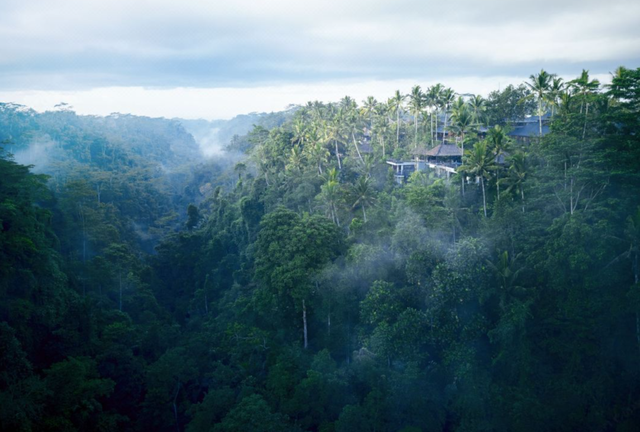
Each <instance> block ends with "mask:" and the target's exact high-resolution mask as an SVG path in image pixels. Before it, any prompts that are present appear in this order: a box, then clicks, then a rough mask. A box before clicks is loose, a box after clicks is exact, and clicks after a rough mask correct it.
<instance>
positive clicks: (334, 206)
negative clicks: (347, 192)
mask: <svg viewBox="0 0 640 432" xmlns="http://www.w3.org/2000/svg"><path fill="white" fill-rule="evenodd" d="M340 197H341V191H340V183H339V182H338V173H337V171H336V169H335V168H332V169H330V170H329V172H328V173H327V181H326V182H325V184H323V185H322V186H321V187H320V199H321V200H322V202H323V203H324V206H325V208H326V210H327V214H328V215H329V216H331V220H332V221H333V223H335V224H336V225H338V226H340V218H339V216H338V205H339V202H340Z"/></svg>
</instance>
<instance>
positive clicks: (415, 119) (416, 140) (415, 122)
mask: <svg viewBox="0 0 640 432" xmlns="http://www.w3.org/2000/svg"><path fill="white" fill-rule="evenodd" d="M413 122H414V125H415V130H416V134H415V137H414V138H413V141H414V146H415V148H416V149H417V148H418V114H417V113H416V116H415V118H414V119H413Z"/></svg>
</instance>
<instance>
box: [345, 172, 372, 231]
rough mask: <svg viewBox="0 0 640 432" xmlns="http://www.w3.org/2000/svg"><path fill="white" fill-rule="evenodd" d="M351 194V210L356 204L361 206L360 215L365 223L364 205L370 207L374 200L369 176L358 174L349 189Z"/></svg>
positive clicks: (365, 212)
mask: <svg viewBox="0 0 640 432" xmlns="http://www.w3.org/2000/svg"><path fill="white" fill-rule="evenodd" d="M351 196H352V198H353V206H351V209H352V210H353V209H355V208H357V207H358V206H359V207H362V217H363V220H364V222H365V223H366V222H367V211H366V207H367V206H369V207H371V206H373V205H374V204H375V202H376V198H375V196H374V191H373V188H372V187H371V178H370V177H367V176H360V177H359V178H358V181H356V182H355V184H354V185H353V187H352V189H351Z"/></svg>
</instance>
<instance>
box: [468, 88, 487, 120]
mask: <svg viewBox="0 0 640 432" xmlns="http://www.w3.org/2000/svg"><path fill="white" fill-rule="evenodd" d="M469 109H470V110H471V113H472V114H473V120H474V122H475V123H476V124H482V122H483V120H484V113H485V111H486V110H487V101H486V100H485V99H484V98H483V97H482V96H480V95H475V96H473V97H472V98H471V99H470V100H469Z"/></svg>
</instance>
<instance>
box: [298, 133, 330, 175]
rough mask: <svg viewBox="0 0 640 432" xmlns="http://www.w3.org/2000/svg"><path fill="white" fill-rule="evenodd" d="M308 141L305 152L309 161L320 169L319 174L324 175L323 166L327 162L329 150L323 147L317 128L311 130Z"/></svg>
mask: <svg viewBox="0 0 640 432" xmlns="http://www.w3.org/2000/svg"><path fill="white" fill-rule="evenodd" d="M306 140H307V145H306V146H305V148H304V150H305V152H306V156H307V159H308V160H309V161H310V162H312V163H313V164H314V165H316V166H317V167H318V174H319V175H322V165H324V164H325V163H326V162H327V158H328V157H329V150H327V149H326V148H325V146H324V145H323V143H322V140H321V139H320V136H319V135H318V130H317V129H316V128H312V129H309V131H308V133H307V137H306Z"/></svg>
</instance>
